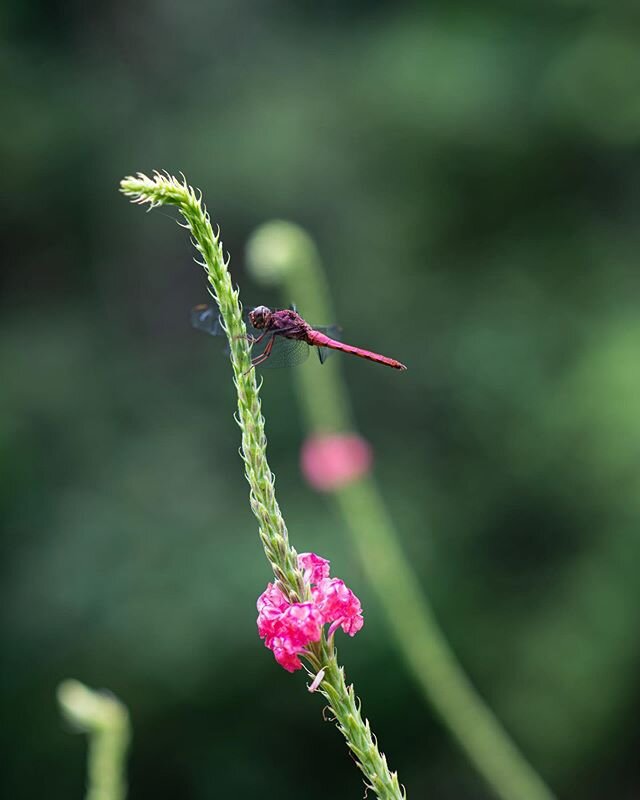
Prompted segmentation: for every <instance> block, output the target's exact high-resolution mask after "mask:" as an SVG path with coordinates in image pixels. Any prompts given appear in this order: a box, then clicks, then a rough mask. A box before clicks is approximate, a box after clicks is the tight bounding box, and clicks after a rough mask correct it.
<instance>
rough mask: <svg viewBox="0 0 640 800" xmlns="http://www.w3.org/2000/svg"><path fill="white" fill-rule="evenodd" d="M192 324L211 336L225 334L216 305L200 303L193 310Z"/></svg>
mask: <svg viewBox="0 0 640 800" xmlns="http://www.w3.org/2000/svg"><path fill="white" fill-rule="evenodd" d="M191 324H192V325H193V327H194V328H197V330H199V331H204V333H208V334H209V335H210V336H224V329H223V328H222V325H221V324H220V317H219V315H218V311H217V309H216V308H215V307H214V306H205V305H200V306H196V307H195V308H193V309H192V310H191Z"/></svg>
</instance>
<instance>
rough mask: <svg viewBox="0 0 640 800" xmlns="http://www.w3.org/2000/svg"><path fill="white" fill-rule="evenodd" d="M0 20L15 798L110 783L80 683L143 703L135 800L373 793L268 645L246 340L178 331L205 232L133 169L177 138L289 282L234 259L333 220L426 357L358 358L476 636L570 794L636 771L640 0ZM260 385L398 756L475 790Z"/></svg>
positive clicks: (165, 8)
mask: <svg viewBox="0 0 640 800" xmlns="http://www.w3.org/2000/svg"><path fill="white" fill-rule="evenodd" d="M0 19H1V21H2V31H3V34H2V37H3V43H2V48H1V53H0V58H1V60H2V76H3V78H2V83H3V91H2V94H3V102H2V108H3V123H2V125H1V126H0V151H1V154H2V185H3V191H2V198H1V200H0V203H1V204H2V223H3V224H2V233H1V237H2V272H1V275H0V289H1V300H0V314H1V316H0V472H1V477H0V502H1V509H2V539H1V542H2V545H1V546H2V558H1V565H2V566H1V574H2V588H1V590H0V620H1V630H2V648H1V651H2V654H1V657H0V658H1V663H2V681H1V686H0V694H1V696H0V705H1V707H2V708H3V724H2V726H1V727H0V750H1V752H2V754H3V756H2V762H3V766H2V769H1V770H0V783H1V784H2V794H3V795H4V796H6V797H21V798H35V797H42V796H43V795H45V796H46V797H51V798H73V797H77V798H79V797H81V796H82V792H83V784H84V771H85V764H84V752H85V744H86V743H85V741H84V739H83V737H80V736H76V737H74V736H71V735H69V733H68V732H67V731H66V730H65V727H64V725H63V724H62V723H61V721H60V719H59V713H58V709H57V707H56V703H55V687H56V685H57V683H58V682H59V680H61V679H62V678H65V677H69V676H72V677H77V678H79V679H81V680H83V681H85V682H86V683H88V684H89V685H92V686H104V687H108V688H110V689H111V690H113V691H114V692H116V693H117V694H118V695H119V696H120V697H121V698H122V699H123V700H124V701H125V702H126V703H127V705H128V706H129V708H130V710H131V715H132V720H133V725H134V735H135V739H134V743H133V749H132V754H131V759H130V773H129V774H130V788H131V796H132V797H135V798H140V799H141V800H142V799H143V798H152V797H153V798H154V799H155V800H159V799H160V798H174V797H181V798H184V799H185V800H200V798H202V799H203V800H204V798H212V797H219V796H228V795H231V794H233V795H234V796H236V797H255V796H260V797H279V798H287V797H299V796H300V794H301V793H302V794H304V795H305V797H306V798H308V799H309V800H313V798H326V797H327V796H328V795H330V796H332V797H345V798H347V797H357V796H360V794H361V792H362V786H361V782H360V778H359V775H358V773H357V770H356V769H355V767H354V765H353V763H352V761H351V759H350V758H349V757H348V755H347V753H346V750H345V748H344V746H343V743H342V741H341V739H340V736H339V735H338V734H337V732H336V731H335V730H334V729H333V728H332V726H331V725H329V724H323V723H322V720H321V701H320V699H319V698H317V697H311V696H309V695H307V693H306V691H305V689H304V678H303V677H302V676H301V675H299V674H298V675H296V676H293V677H292V676H290V675H288V674H286V673H285V672H284V671H283V670H281V669H280V668H279V667H277V665H276V664H275V662H274V661H273V659H272V657H271V655H270V653H268V652H267V651H266V650H265V649H264V648H263V647H262V645H261V643H260V642H259V640H258V638H257V635H256V630H255V622H254V617H255V606H254V603H255V598H256V596H257V594H258V593H259V592H260V591H261V590H262V589H263V588H264V585H265V584H266V582H267V580H268V579H269V572H268V568H267V565H266V562H265V560H264V557H263V555H262V552H261V549H260V546H259V543H258V539H257V536H256V525H255V522H254V520H253V518H252V516H251V514H250V511H249V507H248V503H247V487H246V484H245V480H244V478H243V476H242V471H241V463H240V459H239V457H238V454H237V446H238V442H239V435H238V430H237V428H236V426H235V424H234V423H233V420H232V412H233V407H234V394H233V387H232V385H231V381H230V371H229V367H228V364H227V363H226V362H225V359H224V356H223V355H222V353H221V352H220V350H219V348H217V347H216V343H215V342H213V341H212V340H209V339H207V337H204V336H200V335H198V334H196V333H195V332H193V331H192V330H191V328H190V327H189V309H190V308H191V306H192V305H194V304H195V303H197V302H201V301H203V300H204V299H206V293H205V287H204V282H203V278H202V275H201V273H200V271H199V270H198V269H197V268H196V267H195V266H193V264H192V263H191V251H190V247H189V244H188V241H187V237H186V236H185V234H184V231H181V230H180V229H179V228H178V227H177V226H176V225H175V224H174V223H173V222H172V221H171V214H169V213H165V211H163V210H159V211H156V212H154V213H151V214H148V215H144V214H143V213H142V212H141V211H140V210H139V209H136V208H134V207H131V206H130V205H129V204H128V203H127V202H126V201H125V200H124V199H123V198H122V197H121V196H120V195H119V194H118V193H117V184H118V181H119V179H120V178H121V177H122V176H124V175H125V174H129V173H132V172H134V171H136V170H144V171H147V172H148V171H150V170H152V169H153V168H166V169H168V170H169V171H172V172H177V171H178V170H183V171H184V172H185V173H186V174H187V176H188V177H189V179H190V180H191V181H192V182H193V183H195V184H196V185H198V186H200V187H201V188H202V189H203V191H204V192H205V197H206V200H207V203H208V205H209V208H210V210H211V212H212V216H213V218H214V220H215V221H217V222H218V223H219V224H220V226H221V228H222V232H223V238H224V242H225V246H226V247H227V248H228V250H229V251H230V252H231V255H232V268H233V274H234V279H235V280H236V281H237V282H238V283H239V284H240V286H241V290H242V295H243V298H244V299H245V301H246V302H248V303H251V302H252V301H253V302H267V303H274V302H276V301H277V299H278V298H277V297H276V295H274V294H269V293H268V292H265V291H264V290H262V289H260V288H259V287H258V286H256V284H255V283H253V282H252V280H251V277H250V276H249V275H248V274H247V271H246V269H245V260H244V247H245V244H246V241H247V239H248V237H249V236H250V234H251V232H252V231H253V230H254V229H255V227H256V226H257V225H259V224H261V223H262V222H264V221H266V220H269V219H272V218H274V217H275V218H285V219H291V220H293V221H296V222H298V223H300V224H302V225H304V226H305V227H306V228H307V230H308V231H309V232H310V233H311V235H312V236H313V237H314V239H315V240H316V242H317V244H318V246H319V249H320V252H321V253H322V256H323V259H324V262H325V265H326V269H327V273H328V278H329V282H330V286H331V289H332V292H333V296H334V302H335V306H336V309H337V316H338V318H339V321H340V322H341V324H342V325H343V327H344V328H345V336H346V335H347V334H348V336H349V337H350V338H351V339H352V340H353V341H354V342H355V343H356V344H362V345H365V346H369V347H372V348H378V349H380V350H382V351H383V352H385V353H388V354H390V355H394V356H397V357H398V358H400V359H401V360H402V361H404V362H405V363H407V364H408V365H409V367H410V369H409V371H408V372H407V373H405V374H402V375H399V374H397V373H394V372H392V371H391V370H385V369H382V368H376V367H375V366H374V365H370V364H367V363H365V362H361V361H359V360H355V359H350V360H349V359H344V360H343V367H344V375H345V378H346V381H347V383H348V385H349V388H350V391H351V394H352V398H353V403H354V406H355V409H356V413H357V417H358V421H359V426H360V430H361V431H362V433H363V434H364V435H365V436H366V437H367V438H368V439H369V440H370V441H371V442H372V443H373V445H374V447H375V451H376V456H377V464H376V475H377V477H378V479H379V481H380V483H381V485H382V487H383V491H384V494H385V498H386V500H387V502H388V504H389V506H390V509H391V511H392V513H393V515H394V518H395V520H396V522H397V524H398V527H399V530H400V531H401V534H402V540H403V546H404V548H405V549H406V551H407V553H408V554H409V556H410V557H411V560H412V562H413V564H414V565H415V567H416V569H417V570H418V572H419V574H420V579H421V581H422V582H423V585H424V587H425V590H426V591H427V592H428V593H429V595H430V597H431V598H432V601H433V603H434V606H435V608H436V611H437V614H438V617H439V619H440V621H441V622H442V624H443V626H444V627H445V629H446V631H447V633H448V636H449V638H450V640H451V642H452V643H453V645H454V647H455V649H456V651H457V652H458V654H459V656H460V658H461V659H462V661H463V662H464V664H465V665H466V667H467V669H468V671H469V673H470V675H471V676H472V678H473V680H474V682H475V683H476V685H477V686H478V687H479V688H480V690H481V691H482V693H483V694H484V696H485V697H486V698H487V699H488V700H489V702H490V703H491V705H492V706H493V707H494V709H495V710H496V711H497V713H498V714H499V716H500V717H501V718H502V720H503V721H504V723H505V725H506V726H507V727H508V729H509V730H510V731H511V732H512V734H513V735H514V737H515V739H516V740H517V741H518V743H519V744H520V745H521V746H522V748H523V750H524V751H525V752H526V753H527V755H528V757H529V758H530V759H531V761H532V762H533V763H534V764H535V765H536V766H537V767H538V768H539V769H540V771H541V772H542V774H543V775H544V776H545V778H546V779H547V780H548V781H549V782H550V784H551V785H552V786H553V787H554V789H555V790H556V791H557V792H558V794H559V795H560V796H563V797H581V798H605V797H606V798H610V797H617V798H631V797H637V796H638V793H639V792H640V775H639V772H638V766H637V751H638V746H639V745H640V735H639V726H638V716H639V712H640V681H639V680H638V673H639V670H638V667H639V666H640V649H639V644H640V641H639V640H640V628H639V626H638V611H637V609H638V601H639V600H640V581H639V580H638V577H637V574H638V567H637V564H638V559H639V558H640V539H639V531H638V528H639V523H640V492H639V487H640V484H639V480H640V408H639V402H638V401H639V397H640V366H639V359H638V352H639V350H640V315H639V313H638V301H639V295H640V278H639V271H638V252H639V251H640V231H639V227H638V213H639V211H640V151H639V144H640V80H639V77H638V76H639V75H640V13H639V12H638V9H637V6H635V8H634V4H632V3H629V4H625V3H620V4H615V7H609V6H606V5H605V4H602V3H598V2H595V0H594V2H589V1H588V0H557V1H556V2H551V1H549V2H544V3H539V2H533V0H530V1H529V2H528V1H527V0H523V2H520V3H514V4H509V3H497V2H494V3H483V4H481V5H479V4H477V3H475V2H462V3H456V4H450V3H445V2H433V3H430V4H423V3H417V2H416V3H409V2H394V3H385V2H382V1H381V0H380V1H379V2H369V3H365V2H358V1H357V0H352V1H351V2H346V1H345V0H342V2H331V3H321V4H320V3H312V2H308V0H296V2H293V0H267V2H256V1H255V0H213V1H212V2H203V0H189V1H188V2H183V3H176V2H166V0H161V1H160V2H148V1H147V2H145V1H144V0H143V2H139V3H125V2H119V1H118V0H111V2H105V3H100V4H85V3H80V2H71V3H60V2H42V1H41V0H5V3H3V5H2V10H1V11H0ZM291 299H292V300H295V298H291ZM301 310H302V311H304V309H301ZM316 322H327V320H316ZM316 368H318V369H319V367H316ZM263 397H264V407H265V413H266V416H267V425H268V434H269V441H270V450H269V452H270V459H271V464H272V467H273V468H274V470H275V472H276V474H277V476H278V483H277V485H278V489H279V498H280V501H281V504H282V506H283V509H284V511H285V514H286V517H287V520H288V524H289V528H290V531H291V535H292V538H293V541H294V544H295V545H296V547H297V548H298V549H299V550H315V551H317V552H320V553H322V554H324V555H326V556H328V557H330V558H331V560H332V562H333V565H334V570H335V572H336V573H337V574H338V575H340V576H341V577H343V578H344V579H345V580H346V581H347V582H348V583H349V585H351V586H352V587H353V588H354V589H355V590H356V591H357V593H358V594H359V595H360V596H361V598H362V599H363V602H364V604H365V607H366V612H367V617H366V619H367V624H366V626H365V628H364V629H363V631H362V633H361V634H360V635H359V636H358V637H356V639H354V640H353V641H344V642H342V643H341V644H340V651H341V657H342V660H343V661H344V662H345V663H346V664H347V669H348V675H349V677H350V678H351V679H352V680H354V681H355V683H356V686H357V688H358V691H359V693H360V694H361V696H362V697H363V699H364V708H365V712H366V714H367V715H368V716H369V717H370V718H371V720H372V722H373V725H374V729H375V731H376V733H377V734H378V736H379V737H380V741H381V745H382V747H383V749H384V750H385V752H386V753H387V755H388V757H389V759H390V762H391V764H392V765H393V766H394V767H395V768H397V769H398V770H399V772H400V776H401V779H402V780H403V782H404V783H405V784H406V785H407V787H408V789H409V791H410V795H411V796H413V797H420V796H424V797H438V798H441V799H442V798H456V800H457V799H458V798H464V799H465V800H466V799H467V798H485V797H487V796H488V792H487V790H486V789H485V787H484V786H483V784H482V783H481V781H480V779H479V778H478V777H477V776H476V774H475V772H474V771H473V770H472V769H471V767H470V766H469V765H468V764H467V762H466V760H465V759H464V757H463V756H462V755H461V753H460V752H459V751H458V749H457V747H456V746H455V744H453V743H452V742H451V740H450V739H449V737H448V736H447V735H446V733H445V732H444V731H443V729H442V727H441V726H440V724H439V723H438V721H437V720H435V719H434V718H433V715H432V713H431V711H430V709H429V708H428V707H426V706H425V705H424V703H423V702H422V700H421V699H420V697H419V694H418V692H417V690H416V687H415V686H414V684H413V681H412V680H411V678H410V677H409V676H408V674H407V672H406V670H405V668H404V666H403V664H402V662H401V659H400V658H399V656H398V654H397V653H396V652H395V651H394V649H393V647H392V646H391V644H390V643H389V641H388V637H387V631H386V629H385V625H384V622H383V619H382V616H381V613H380V610H379V608H378V607H377V605H376V603H375V601H374V600H373V598H372V593H371V590H370V588H369V587H367V586H366V584H365V582H364V579H363V577H362V575H361V572H360V569H359V567H358V564H357V561H356V558H355V556H354V553H353V552H352V550H351V548H350V547H349V544H348V541H347V539H346V536H345V532H344V529H343V524H342V522H341V520H340V519H339V518H337V517H336V516H335V514H334V512H333V510H332V508H331V506H330V505H329V504H328V503H327V502H326V500H325V499H324V498H323V497H321V496H318V495H316V494H314V493H313V492H312V491H311V489H309V488H308V487H306V486H305V484H304V482H303V480H302V478H301V475H300V473H299V467H298V453H299V446H300V443H301V441H302V439H303V437H304V431H303V430H302V428H301V424H300V421H299V419H300V418H299V415H298V410H297V407H296V403H295V398H294V394H293V392H292V388H291V377H290V375H288V374H287V372H286V371H272V372H268V373H266V374H265V386H264V392H263ZM343 638H345V639H346V637H343Z"/></svg>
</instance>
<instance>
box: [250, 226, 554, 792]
mask: <svg viewBox="0 0 640 800" xmlns="http://www.w3.org/2000/svg"><path fill="white" fill-rule="evenodd" d="M247 256H248V262H249V266H250V268H251V270H252V273H253V274H254V276H255V277H256V279H258V280H261V281H262V282H263V283H265V284H280V286H281V291H282V294H283V305H288V304H289V303H290V302H291V301H295V302H296V303H298V304H299V305H300V309H301V311H302V313H303V315H304V316H305V317H306V318H307V319H308V320H310V321H312V322H315V323H322V324H326V323H327V322H330V321H331V320H332V319H333V313H332V310H331V305H330V302H329V293H328V291H327V287H326V280H325V277H324V273H323V270H322V266H321V263H320V258H319V256H318V253H317V250H316V248H315V245H314V244H313V242H312V241H311V239H310V238H309V237H308V236H307V234H306V233H305V232H304V231H303V230H301V229H300V228H299V227H298V226H296V225H293V224H291V223H288V222H280V221H278V222H271V223H268V224H266V225H263V226H262V227H261V228H259V229H258V230H257V231H256V232H255V233H254V234H253V236H252V238H251V240H250V241H249V244H248V246H247ZM337 361H338V360H337V359H333V360H330V361H328V362H327V363H326V364H325V365H324V366H323V368H322V370H320V369H318V368H317V367H318V365H317V363H315V360H314V363H312V364H305V365H304V366H303V367H301V368H300V369H297V370H294V373H295V381H296V384H297V390H298V397H299V401H300V405H301V407H302V409H303V413H304V417H305V421H306V427H307V428H308V430H309V432H310V433H311V434H315V435H317V434H324V433H335V432H344V431H350V430H352V429H353V427H354V426H353V423H352V412H351V409H350V403H349V400H348V395H347V391H346V388H345V386H344V383H343V381H342V379H341V377H340V374H339V371H338V363H337ZM333 497H334V498H335V502H336V504H337V507H338V509H339V511H340V513H341V514H342V516H343V518H344V520H345V522H346V525H347V529H348V531H349V532H350V534H351V539H352V542H353V545H354V547H355V549H356V551H357V553H358V555H359V557H360V563H361V565H362V568H363V569H364V571H365V572H366V574H367V575H368V578H369V580H370V582H371V585H372V587H373V588H374V590H375V591H376V593H377V596H378V599H379V602H380V604H381V605H382V607H383V609H384V612H385V615H386V617H387V622H388V625H389V627H390V629H391V631H392V632H393V634H394V636H395V638H396V641H397V643H398V646H399V648H400V650H401V652H402V653H403V654H404V657H405V659H406V660H407V663H408V664H409V666H410V668H411V671H412V672H413V674H414V676H415V678H416V680H417V682H418V684H419V685H420V687H421V688H422V690H423V691H424V694H425V696H426V698H427V699H428V700H429V701H430V702H431V703H432V705H433V706H434V708H435V709H436V710H437V711H438V713H439V714H440V716H441V718H442V720H443V721H444V723H445V724H446V725H447V727H448V728H449V730H450V731H451V733H452V734H453V736H454V737H455V738H456V739H457V740H458V742H459V743H460V745H461V746H462V747H463V748H464V750H465V751H466V753H467V755H468V756H469V758H470V759H471V761H472V762H473V763H474V764H475V766H476V768H477V769H478V771H479V772H480V773H481V774H482V775H483V776H484V778H485V780H486V781H487V783H488V784H489V785H490V786H491V787H493V790H494V792H495V793H496V795H497V796H498V797H501V798H502V799H503V800H551V798H552V797H553V795H552V794H551V792H550V791H549V789H548V788H547V786H546V785H545V784H544V782H543V781H542V779H541V778H540V777H539V776H538V775H537V773H536V772H535V771H534V770H533V768H532V767H531V766H530V765H529V763H528V762H527V761H526V760H525V758H524V757H523V755H522V754H521V753H520V752H519V751H518V749H517V747H516V746H515V744H514V743H513V742H512V740H511V739H510V737H509V735H508V734H507V733H506V731H505V730H504V728H503V727H502V725H501V724H500V722H499V721H498V719H497V718H496V717H495V715H494V714H493V712H492V711H491V710H490V709H489V707H488V706H487V705H486V703H485V702H484V701H483V700H482V698H481V697H480V695H479V694H478V692H477V691H476V690H475V689H474V687H473V686H472V684H471V682H470V681H469V679H468V678H467V676H466V674H465V672H464V670H463V669H462V667H461V665H460V663H459V662H458V660H457V659H456V657H455V655H454V654H453V652H452V650H451V648H450V647H449V644H448V643H447V640H446V638H445V636H444V634H443V633H442V630H441V629H440V626H439V625H438V623H437V621H436V619H435V617H434V614H433V611H432V609H431V606H430V604H429V601H428V599H427V597H426V595H425V593H424V591H423V590H422V588H421V586H420V584H419V582H418V579H417V577H416V575H415V572H414V571H413V569H412V568H411V565H410V564H409V562H408V560H407V558H406V556H405V554H404V552H403V551H402V548H401V547H400V545H399V538H398V535H397V533H396V531H395V529H394V526H393V523H392V521H391V519H390V517H389V514H388V512H387V510H386V507H385V505H384V502H383V500H382V496H381V494H380V492H379V490H378V488H377V486H376V483H375V481H374V479H373V478H372V477H365V478H362V479H360V480H358V481H354V482H353V483H351V484H348V485H346V486H344V487H342V488H340V489H338V490H336V491H335V492H334V493H333Z"/></svg>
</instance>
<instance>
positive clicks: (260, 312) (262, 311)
mask: <svg viewBox="0 0 640 800" xmlns="http://www.w3.org/2000/svg"><path fill="white" fill-rule="evenodd" d="M270 316H271V311H270V310H269V309H268V308H267V307H266V306H256V307H255V308H254V309H253V311H250V312H249V319H250V320H251V324H252V325H253V327H254V328H258V329H260V328H264V327H266V325H267V323H268V321H269V317H270Z"/></svg>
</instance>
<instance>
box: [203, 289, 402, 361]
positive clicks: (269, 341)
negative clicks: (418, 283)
mask: <svg viewBox="0 0 640 800" xmlns="http://www.w3.org/2000/svg"><path fill="white" fill-rule="evenodd" d="M246 318H247V319H246V321H247V328H248V339H249V342H250V343H251V345H252V346H255V345H258V344H260V343H261V342H263V341H265V340H266V344H265V345H264V347H263V349H262V352H260V353H259V354H258V355H257V356H254V358H253V359H252V360H251V364H252V366H254V367H259V366H262V367H285V366H286V367H290V366H294V365H296V364H301V363H302V362H303V361H305V360H306V359H307V358H308V356H309V353H310V352H311V348H312V347H315V348H316V350H317V353H318V358H319V359H320V363H321V364H324V362H325V361H326V360H327V357H328V356H329V354H330V353H331V352H333V351H339V352H341V353H349V354H350V355H353V356H358V358H365V359H367V360H368V361H374V362H375V363H376V364H384V365H385V366H387V367H392V368H393V369H406V367H405V365H404V364H402V363H401V362H400V361H396V359H395V358H389V357H388V356H383V355H380V353H373V352H371V350H364V349H363V348H361V347H354V345H351V344H345V343H344V342H341V341H339V340H338V338H337V337H338V336H339V335H340V328H339V327H337V326H335V325H332V326H330V327H316V326H312V325H309V323H308V322H307V321H306V320H305V319H303V318H302V317H301V316H300V314H298V312H297V310H296V307H295V306H291V307H290V308H277V309H273V310H272V309H270V308H267V306H256V307H255V308H253V309H252V310H251V311H249V312H248V313H247V315H246ZM191 324H192V325H193V327H194V328H197V329H198V330H201V331H204V332H205V333H208V334H210V335H211V336H225V335H226V334H225V331H224V329H223V327H222V324H221V322H220V318H219V316H218V314H217V312H216V309H215V308H214V307H213V306H208V305H198V306H196V307H195V308H194V309H193V310H192V312H191Z"/></svg>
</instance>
